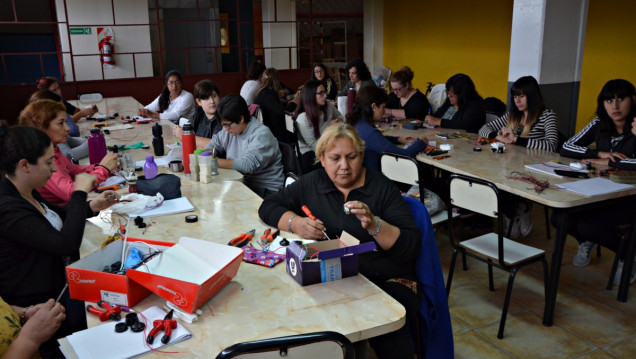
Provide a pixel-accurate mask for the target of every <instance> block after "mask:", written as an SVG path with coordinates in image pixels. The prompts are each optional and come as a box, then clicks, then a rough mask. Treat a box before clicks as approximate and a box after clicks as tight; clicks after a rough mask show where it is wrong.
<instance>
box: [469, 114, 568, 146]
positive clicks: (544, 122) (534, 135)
mask: <svg viewBox="0 0 636 359" xmlns="http://www.w3.org/2000/svg"><path fill="white" fill-rule="evenodd" d="M507 124H508V113H506V114H504V115H503V116H501V117H499V118H498V119H496V120H494V121H492V122H489V123H487V124H485V125H484V126H482V127H481V128H480V129H479V136H481V137H486V138H495V137H497V134H498V133H499V131H500V130H501V129H502V128H503V127H504V126H506V125H507ZM558 142H559V119H558V118H557V115H556V113H554V112H553V111H552V110H549V109H545V110H543V112H542V113H541V116H539V121H537V123H535V124H534V126H532V128H531V129H530V132H528V136H527V137H521V136H518V137H517V142H515V144H516V145H519V146H523V147H527V148H533V149H539V150H547V151H553V152H555V151H557V144H558Z"/></svg>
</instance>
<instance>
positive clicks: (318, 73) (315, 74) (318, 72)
mask: <svg viewBox="0 0 636 359" xmlns="http://www.w3.org/2000/svg"><path fill="white" fill-rule="evenodd" d="M311 79H312V80H316V81H321V82H322V84H323V85H325V90H326V91H327V100H331V101H335V100H336V97H338V86H337V85H336V82H335V81H334V80H333V79H332V78H331V76H329V72H328V71H327V66H325V64H323V63H322V62H319V63H315V64H314V70H313V71H312V73H311Z"/></svg>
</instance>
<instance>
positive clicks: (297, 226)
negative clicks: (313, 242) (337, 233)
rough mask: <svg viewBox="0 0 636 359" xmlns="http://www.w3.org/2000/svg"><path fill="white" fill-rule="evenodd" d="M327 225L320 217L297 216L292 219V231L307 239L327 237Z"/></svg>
mask: <svg viewBox="0 0 636 359" xmlns="http://www.w3.org/2000/svg"><path fill="white" fill-rule="evenodd" d="M324 230H326V228H325V225H324V224H323V223H322V221H321V220H319V219H316V220H314V219H311V218H309V217H295V218H294V219H293V220H292V232H294V233H295V234H297V235H299V236H300V237H301V238H305V239H325V235H324V233H322V232H323V231H324Z"/></svg>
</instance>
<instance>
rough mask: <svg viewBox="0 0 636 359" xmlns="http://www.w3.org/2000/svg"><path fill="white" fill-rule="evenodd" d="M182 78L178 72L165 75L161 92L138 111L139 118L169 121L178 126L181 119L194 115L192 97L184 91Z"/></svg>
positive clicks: (174, 71)
mask: <svg viewBox="0 0 636 359" xmlns="http://www.w3.org/2000/svg"><path fill="white" fill-rule="evenodd" d="M182 85H183V78H182V77H181V73H180V72H179V71H178V70H170V71H168V73H167V74H166V78H165V82H164V87H163V91H161V94H160V95H159V97H157V98H156V99H155V100H154V101H152V102H151V103H150V105H148V106H146V107H144V108H143V109H141V110H139V116H143V117H150V118H154V119H157V120H159V119H161V120H169V121H172V122H173V123H176V124H178V123H179V119H180V118H181V117H185V118H190V117H191V116H192V115H193V114H194V97H192V94H191V93H189V92H188V91H186V90H184V89H183V87H182Z"/></svg>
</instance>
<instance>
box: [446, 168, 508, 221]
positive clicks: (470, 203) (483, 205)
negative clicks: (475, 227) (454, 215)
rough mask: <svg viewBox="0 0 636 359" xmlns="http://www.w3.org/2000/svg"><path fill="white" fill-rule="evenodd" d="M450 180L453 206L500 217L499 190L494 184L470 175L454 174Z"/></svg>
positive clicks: (450, 195) (450, 194)
mask: <svg viewBox="0 0 636 359" xmlns="http://www.w3.org/2000/svg"><path fill="white" fill-rule="evenodd" d="M448 182H449V197H450V201H449V203H450V204H451V205H452V206H455V207H460V208H464V209H467V210H469V211H473V212H477V213H481V214H483V215H485V216H488V217H499V200H500V198H499V192H498V191H497V187H495V185H494V184H492V183H490V182H488V181H484V180H480V179H477V178H472V177H469V176H464V175H459V174H452V175H451V176H450V178H449V179H448Z"/></svg>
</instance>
